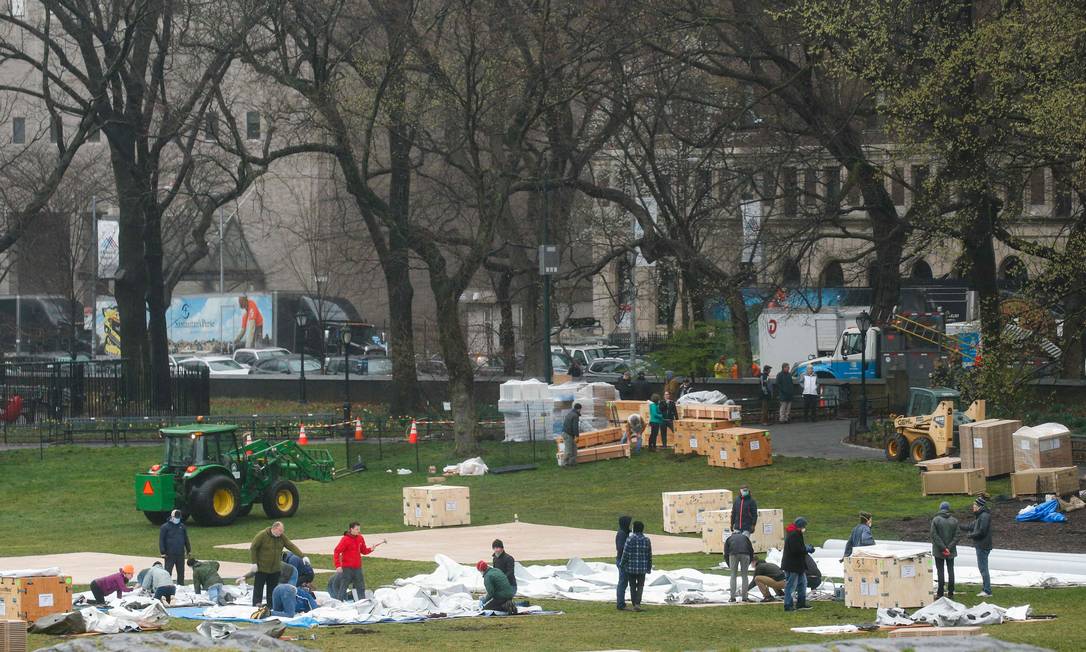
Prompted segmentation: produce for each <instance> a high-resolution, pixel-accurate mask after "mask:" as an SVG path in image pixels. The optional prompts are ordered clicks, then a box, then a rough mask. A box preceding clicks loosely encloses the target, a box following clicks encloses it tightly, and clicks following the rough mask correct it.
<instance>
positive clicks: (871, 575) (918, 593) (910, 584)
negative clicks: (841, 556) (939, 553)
mask: <svg viewBox="0 0 1086 652" xmlns="http://www.w3.org/2000/svg"><path fill="white" fill-rule="evenodd" d="M931 571H932V561H931V555H930V554H929V553H923V554H918V555H916V556H914V557H909V558H906V559H898V558H896V557H863V556H859V555H856V554H853V555H852V556H851V557H846V558H845V606H846V607H862V608H864V609H875V608H878V607H883V608H889V607H900V608H903V609H912V608H914V607H923V606H926V605H929V604H931V603H932V602H934V601H935V589H934V587H933V586H932V573H931Z"/></svg>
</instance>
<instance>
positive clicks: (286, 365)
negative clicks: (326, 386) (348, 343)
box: [249, 353, 321, 374]
mask: <svg viewBox="0 0 1086 652" xmlns="http://www.w3.org/2000/svg"><path fill="white" fill-rule="evenodd" d="M301 372H302V356H300V355H298V354H296V353H291V354H289V355H280V356H276V357H274V358H267V359H265V360H261V361H259V362H257V363H256V364H254V365H253V366H252V367H251V368H250V369H249V373H251V374H299V373H301ZM305 372H306V373H307V374H319V373H320V372H321V361H320V360H318V359H317V358H313V357H307V358H306V359H305Z"/></svg>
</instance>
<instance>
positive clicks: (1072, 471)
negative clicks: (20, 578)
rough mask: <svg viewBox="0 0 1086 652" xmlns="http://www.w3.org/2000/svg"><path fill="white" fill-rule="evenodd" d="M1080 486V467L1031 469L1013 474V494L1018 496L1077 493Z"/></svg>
mask: <svg viewBox="0 0 1086 652" xmlns="http://www.w3.org/2000/svg"><path fill="white" fill-rule="evenodd" d="M1078 488H1079V480H1078V467H1077V466H1065V467H1063V468H1059V469H1030V470H1029V471H1018V472H1016V473H1012V474H1011V494H1012V495H1013V496H1014V497H1015V498H1017V497H1018V496H1043V495H1045V494H1056V495H1057V496H1066V495H1068V494H1073V493H1077V492H1078Z"/></svg>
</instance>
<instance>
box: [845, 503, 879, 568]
mask: <svg viewBox="0 0 1086 652" xmlns="http://www.w3.org/2000/svg"><path fill="white" fill-rule="evenodd" d="M873 545H875V536H874V535H872V534H871V514H870V513H869V512H860V522H859V523H858V524H857V525H856V527H854V528H852V533H851V534H849V535H848V542H847V543H845V556H846V557H851V556H852V549H853V548H861V547H863V546H873Z"/></svg>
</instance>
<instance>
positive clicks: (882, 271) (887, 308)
mask: <svg viewBox="0 0 1086 652" xmlns="http://www.w3.org/2000/svg"><path fill="white" fill-rule="evenodd" d="M856 173H857V174H859V177H858V183H859V184H860V190H861V192H862V194H863V200H864V204H865V205H866V206H867V218H868V223H869V224H870V225H871V237H872V238H873V240H874V248H875V262H874V270H875V274H874V278H873V279H871V312H870V314H871V320H872V321H873V322H874V323H875V324H884V323H886V322H888V321H889V320H890V318H891V317H893V316H894V309H895V308H896V307H897V305H898V302H899V301H900V295H901V258H902V254H903V252H904V250H905V239H906V237H907V235H908V233H907V231H906V230H905V229H902V228H899V224H898V217H897V208H896V207H895V206H894V201H893V199H892V198H891V197H890V195H889V193H887V192H886V187H885V186H884V185H883V182H882V177H881V176H879V175H877V174H876V173H875V169H874V168H873V167H872V166H871V164H869V163H867V162H866V161H859V162H857V163H856Z"/></svg>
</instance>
